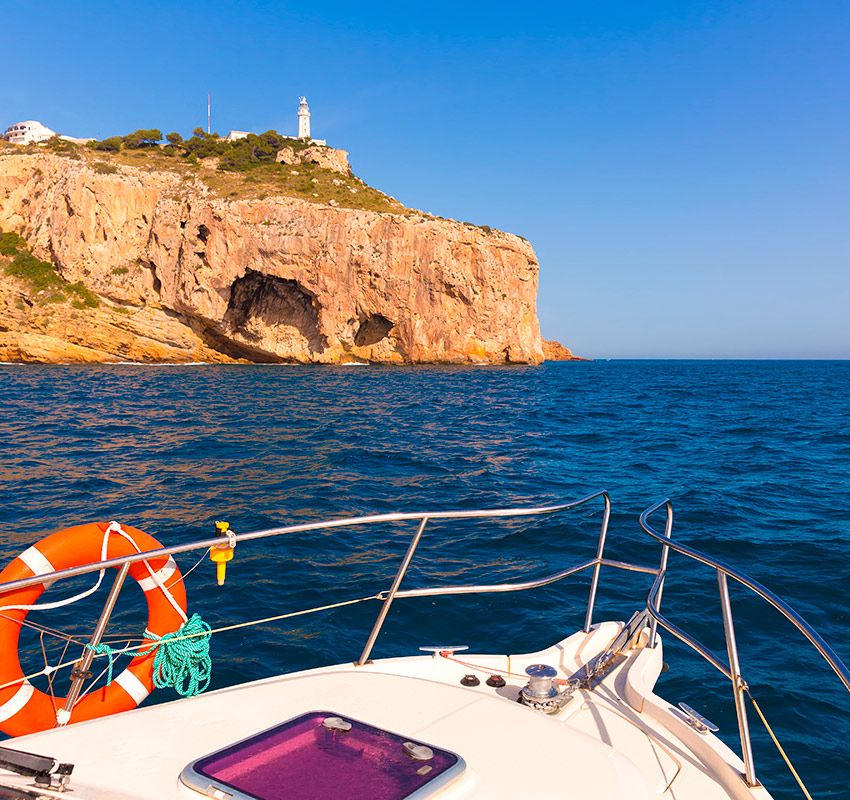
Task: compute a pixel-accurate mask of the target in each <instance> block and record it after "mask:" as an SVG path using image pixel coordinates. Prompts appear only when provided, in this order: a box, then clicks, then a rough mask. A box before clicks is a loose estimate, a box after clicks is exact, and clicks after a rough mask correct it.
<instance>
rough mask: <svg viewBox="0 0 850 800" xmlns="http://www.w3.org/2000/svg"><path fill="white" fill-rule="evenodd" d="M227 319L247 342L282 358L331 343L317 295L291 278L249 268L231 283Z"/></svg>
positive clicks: (297, 355)
mask: <svg viewBox="0 0 850 800" xmlns="http://www.w3.org/2000/svg"><path fill="white" fill-rule="evenodd" d="M224 321H225V323H226V324H227V325H228V326H229V327H230V328H231V329H232V330H233V332H234V333H236V334H238V335H239V336H240V337H241V338H242V339H243V340H245V342H246V343H250V344H251V346H253V347H256V348H257V349H258V350H261V351H264V352H268V353H272V354H274V355H276V356H279V357H282V358H293V359H296V360H299V357H300V356H302V355H306V354H307V353H305V350H306V351H309V353H320V352H322V351H323V350H324V349H325V348H326V347H327V340H326V338H325V336H324V335H323V334H322V333H321V332H320V331H319V307H318V304H317V302H316V298H315V297H314V296H313V295H312V294H311V293H310V292H308V291H307V290H306V289H305V288H304V287H303V286H302V285H301V284H300V283H298V281H296V280H292V279H290V278H278V277H277V276H275V275H265V274H264V273H262V272H256V271H255V270H251V269H249V270H246V272H245V275H243V276H242V277H241V278H237V279H236V280H235V281H234V282H233V284H232V286H231V287H230V299H229V301H228V304H227V311H226V313H225V315H224Z"/></svg>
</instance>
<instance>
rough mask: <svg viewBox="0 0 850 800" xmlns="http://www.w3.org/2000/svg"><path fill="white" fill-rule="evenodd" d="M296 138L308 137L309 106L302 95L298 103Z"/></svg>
mask: <svg viewBox="0 0 850 800" xmlns="http://www.w3.org/2000/svg"><path fill="white" fill-rule="evenodd" d="M298 138H299V139H309V138H310V106H308V105H307V98H306V97H302V98H301V102H300V103H299V104H298Z"/></svg>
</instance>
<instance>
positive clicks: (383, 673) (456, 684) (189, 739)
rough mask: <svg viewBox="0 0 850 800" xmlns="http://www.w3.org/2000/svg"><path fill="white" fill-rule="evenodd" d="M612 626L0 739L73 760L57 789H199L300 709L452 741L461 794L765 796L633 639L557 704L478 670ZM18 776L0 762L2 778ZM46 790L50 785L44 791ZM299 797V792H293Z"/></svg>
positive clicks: (574, 658) (521, 660)
mask: <svg viewBox="0 0 850 800" xmlns="http://www.w3.org/2000/svg"><path fill="white" fill-rule="evenodd" d="M619 629H620V626H619V624H617V623H603V624H601V625H598V626H596V627H595V628H594V630H593V631H592V632H591V633H590V634H584V633H577V634H574V635H573V636H571V637H569V638H568V639H565V640H564V641H562V642H560V643H559V644H557V645H555V646H554V647H552V648H549V649H548V650H545V651H542V652H540V653H534V654H528V655H523V656H511V657H508V656H494V655H468V654H466V653H461V654H458V655H457V658H458V659H460V660H462V661H464V662H468V663H470V664H475V665H476V666H480V667H482V668H483V671H479V672H477V674H478V675H479V677H480V678H481V683H480V685H479V686H476V687H464V686H461V685H460V678H461V677H462V676H463V675H465V674H467V673H470V672H473V671H474V670H473V669H471V668H469V667H467V666H464V665H461V664H458V663H455V662H454V661H450V660H447V659H446V658H443V657H442V656H439V655H438V656H434V657H430V656H416V657H410V658H397V659H387V660H384V661H378V662H375V663H374V664H369V665H367V666H363V667H355V666H354V665H352V664H343V665H339V666H334V667H327V668H322V669H319V670H311V671H307V672H301V673H295V674H292V675H287V676H281V677H275V678H270V679H266V680H263V681H257V682H254V683H249V684H244V685H240V686H236V687H233V688H230V689H223V690H220V691H217V692H211V693H209V694H206V695H202V696H200V697H196V698H192V699H189V700H178V701H175V702H172V703H166V704H162V705H157V706H150V707H147V708H142V709H138V710H136V711H132V712H128V713H125V714H120V715H116V716H113V717H105V718H102V719H98V720H93V721H91V722H84V723H78V724H76V725H72V726H70V727H67V728H61V729H54V730H51V731H46V732H43V733H38V734H33V735H30V736H26V737H20V738H18V739H15V740H13V741H11V742H6V743H4V744H6V745H11V746H13V747H15V748H17V749H20V750H26V751H29V752H34V753H42V754H44V755H50V756H53V757H55V758H57V759H59V760H60V761H65V762H71V763H73V764H75V769H74V773H73V776H72V780H71V786H72V788H73V789H74V792H73V794H72V795H68V794H65V795H59V794H56V796H57V797H59V796H62V797H64V798H65V800H68V798H69V797H73V798H75V800H104V799H105V798H112V799H113V800H131V798H139V799H141V798H144V800H152V799H153V798H156V800H169V799H170V798H183V800H187V799H189V800H191V798H195V800H197V798H199V797H203V796H204V795H202V794H199V793H198V792H196V791H194V790H192V789H190V788H188V787H186V786H184V785H182V784H181V783H180V782H179V778H178V776H179V775H180V772H181V771H182V769H183V768H184V767H185V766H186V765H187V764H189V763H190V762H192V761H194V760H195V759H197V758H200V757H202V756H204V755H206V754H208V753H210V752H212V751H215V750H218V749H220V748H222V747H225V746H227V745H228V744H232V743H234V742H236V741H238V740H240V739H243V738H245V737H247V736H250V735H252V734H254V733H257V732H258V731H261V730H263V729H265V728H269V727H271V726H273V725H276V724H278V723H280V722H283V721H285V720H287V719H290V718H292V717H295V716H298V715H300V714H302V713H304V712H307V711H316V710H321V711H333V712H335V713H336V714H338V715H341V716H349V717H351V718H353V719H357V720H361V721H363V722H367V723H369V724H372V725H376V726H379V727H382V728H385V729H387V730H390V731H394V732H397V733H400V734H403V735H405V736H409V737H410V738H412V739H416V740H419V741H423V742H427V743H429V744H432V745H436V746H438V747H441V748H445V749H448V750H452V751H454V752H456V753H458V754H459V755H460V756H462V758H463V759H464V760H465V762H466V770H465V771H464V773H463V774H461V775H460V776H459V777H458V778H457V779H456V780H455V781H453V782H452V783H450V784H448V785H446V786H444V787H443V788H442V789H440V790H438V791H436V792H435V793H434V795H433V796H434V797H439V798H445V800H461V799H462V798H487V800H500V798H526V797H538V798H550V797H551V798H557V797H564V798H590V797H592V798H594V800H626V798H628V799H629V800H643V798H664V799H665V800H715V799H718V800H719V799H720V798H736V799H738V798H740V799H741V800H753V798H755V799H756V800H767V799H768V798H769V794H768V793H767V792H766V790H764V789H763V788H761V787H756V788H755V789H753V788H750V787H748V786H747V785H746V783H745V782H744V780H743V777H742V775H741V773H742V772H743V765H742V764H741V762H740V760H739V759H738V758H737V757H736V756H735V755H734V754H733V753H732V752H731V751H730V750H729V749H728V748H727V747H726V746H725V745H724V744H723V743H722V742H721V741H720V740H719V739H717V738H716V737H715V736H713V735H711V734H707V735H702V734H699V733H697V732H696V731H695V730H694V729H692V728H691V727H690V726H689V725H688V724H687V723H686V721H685V718H684V716H683V715H682V714H681V713H680V712H679V711H678V710H677V709H674V708H672V707H671V705H670V704H668V703H667V702H665V701H663V700H662V699H661V698H659V697H657V696H656V695H654V694H653V693H652V688H653V686H654V684H655V681H656V679H657V677H658V675H659V673H660V670H661V664H662V660H661V659H662V652H661V646H660V645H659V646H658V647H657V648H655V649H648V648H643V647H640V646H639V647H638V648H636V649H634V650H632V651H630V654H629V655H628V657H627V658H626V660H625V661H624V662H623V663H621V664H620V665H618V666H617V667H616V668H615V669H614V670H613V671H612V672H611V673H609V674H608V675H607V676H606V677H605V679H604V680H603V681H602V682H601V683H600V684H599V685H598V686H596V687H595V688H594V689H593V690H580V691H577V692H575V694H574V695H573V697H572V698H571V699H570V700H569V701H568V702H567V704H566V706H565V707H564V708H563V709H561V711H559V712H558V713H557V714H555V715H552V716H547V715H544V714H543V713H541V712H539V711H535V710H532V709H529V708H527V707H525V706H523V705H520V704H519V703H517V702H515V700H516V697H517V695H518V692H519V689H520V688H521V687H522V685H523V684H524V682H525V681H524V679H523V678H522V677H511V676H509V677H507V685H506V686H505V687H503V688H500V689H494V688H492V687H490V686H488V685H487V684H486V683H485V679H486V677H487V669H491V668H492V669H494V670H506V671H510V672H511V673H516V674H517V675H521V674H522V673H523V672H524V670H525V667H526V666H528V665H529V664H532V663H536V662H543V663H548V664H551V665H553V666H556V667H557V668H558V670H559V673H560V675H561V676H562V677H568V676H569V675H571V674H572V673H574V672H575V671H576V670H577V669H578V668H579V667H581V666H582V665H583V664H585V663H586V662H587V661H588V660H590V658H592V657H593V656H594V655H596V654H597V653H599V652H601V651H602V650H603V649H605V647H606V646H607V645H608V643H609V642H610V641H611V639H613V637H614V636H615V635H616V634H617V632H618V630H619ZM4 783H5V784H7V785H16V786H26V785H28V783H29V781H28V779H25V778H21V777H18V776H12V775H6V774H5V773H0V785H2V784H4ZM42 795H44V796H53V793H52V792H47V791H43V792H42ZM293 800H295V798H293Z"/></svg>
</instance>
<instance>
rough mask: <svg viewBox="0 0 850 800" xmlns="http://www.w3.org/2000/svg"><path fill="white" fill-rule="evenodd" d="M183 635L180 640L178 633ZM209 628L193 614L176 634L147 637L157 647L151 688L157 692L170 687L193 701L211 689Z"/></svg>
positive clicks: (210, 629) (210, 631)
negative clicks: (156, 644)
mask: <svg viewBox="0 0 850 800" xmlns="http://www.w3.org/2000/svg"><path fill="white" fill-rule="evenodd" d="M184 631H185V632H186V633H185V634H184V635H183V636H181V635H180V634H181V632H184ZM210 636H212V628H210V626H209V625H207V623H206V622H204V621H203V620H202V619H201V615H200V614H192V616H191V617H189V619H188V620H186V622H184V623H183V624H182V625H181V626H180V628H179V629H178V630H177V632H176V633H166V634H165V635H164V636H154V634H151V635H150V638H152V639H155V640H156V641H157V643H158V646H157V650H156V656H154V660H153V685H154V686H156V688H157V689H165V688H167V687H171V688H172V689H174V691H175V692H177V694H179V695H180V696H181V697H194V696H195V695H196V694H200V693H201V692H203V691H205V690H206V689H207V687H208V686H209V685H210V676H211V675H212V660H211V659H210Z"/></svg>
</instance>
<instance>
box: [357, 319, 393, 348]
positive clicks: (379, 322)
mask: <svg viewBox="0 0 850 800" xmlns="http://www.w3.org/2000/svg"><path fill="white" fill-rule="evenodd" d="M393 325H395V323H394V322H393V321H392V320H389V319H387V318H386V317H385V316H384V315H383V314H369V315H368V316H365V317H361V319H360V326H359V327H358V329H357V333H356V334H355V335H354V344H355V345H356V346H357V347H369V346H370V345H373V344H377V343H378V342H380V341H381V339H386V338H387V336H388V335H389V333H390V331H391V330H392V328H393Z"/></svg>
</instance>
